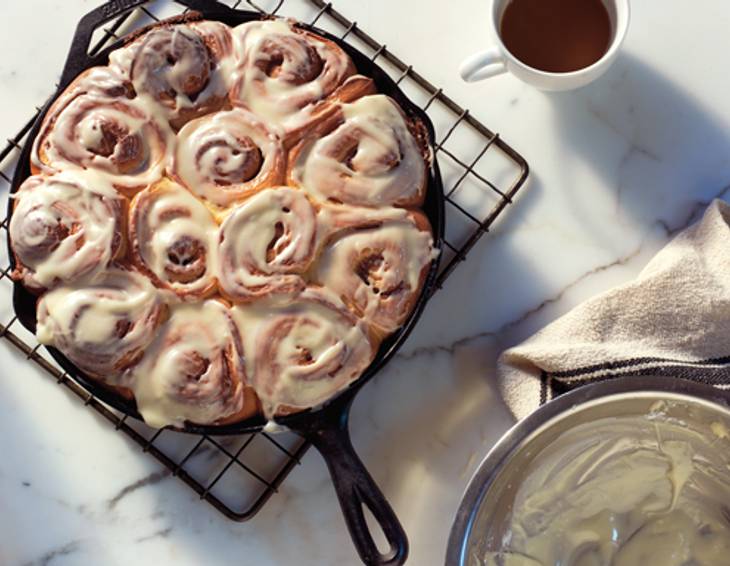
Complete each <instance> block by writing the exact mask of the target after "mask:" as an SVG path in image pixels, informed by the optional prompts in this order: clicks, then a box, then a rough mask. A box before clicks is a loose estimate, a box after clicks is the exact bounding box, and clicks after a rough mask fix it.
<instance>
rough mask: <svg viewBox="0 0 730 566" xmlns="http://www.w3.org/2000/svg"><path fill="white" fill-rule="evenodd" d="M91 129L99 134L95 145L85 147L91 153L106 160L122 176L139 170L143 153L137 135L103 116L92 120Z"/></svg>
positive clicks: (142, 146)
mask: <svg viewBox="0 0 730 566" xmlns="http://www.w3.org/2000/svg"><path fill="white" fill-rule="evenodd" d="M91 128H92V129H93V130H96V131H97V132H98V133H99V136H98V138H97V139H96V140H94V142H95V143H93V144H91V145H90V146H88V147H87V149H88V150H89V151H90V152H91V153H93V154H95V155H98V156H100V157H106V158H108V159H109V161H111V163H113V164H114V167H115V168H116V170H117V171H118V172H119V173H122V174H126V173H130V172H132V171H134V170H135V169H137V168H139V166H140V163H141V162H142V161H143V158H142V154H143V153H144V151H143V148H144V145H143V142H142V139H141V138H140V136H139V135H137V134H132V133H130V132H129V129H128V128H126V127H125V126H123V125H122V124H119V123H118V122H115V121H113V120H109V119H107V118H105V117H103V116H102V117H99V118H96V119H94V122H93V124H92V126H91Z"/></svg>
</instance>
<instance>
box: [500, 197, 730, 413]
mask: <svg viewBox="0 0 730 566" xmlns="http://www.w3.org/2000/svg"><path fill="white" fill-rule="evenodd" d="M728 222H730V206H728V205H727V204H725V203H724V202H721V201H715V202H713V203H712V204H711V205H710V207H709V208H708V209H707V211H706V212H705V215H704V217H703V218H702V220H701V221H700V222H698V223H697V224H695V225H694V226H691V227H690V228H688V229H686V230H685V231H684V232H682V233H680V234H679V235H678V236H676V237H675V238H674V239H673V240H672V241H671V242H670V243H669V244H667V245H666V247H664V248H663V249H662V250H661V251H660V252H659V253H658V254H657V255H656V256H655V257H654V258H653V259H652V260H651V262H649V264H648V265H647V266H646V268H644V270H643V271H642V272H641V274H640V275H639V277H638V278H637V279H636V280H635V281H632V282H631V283H627V284H625V285H622V286H620V287H618V288H616V289H612V290H611V291H608V292H606V293H603V294H602V295H599V296H597V297H594V298H592V299H590V300H588V301H586V302H585V303H583V304H581V305H579V306H578V307H576V308H575V309H573V310H572V311H571V312H569V313H568V314H566V315H564V316H563V317H561V318H559V319H558V320H556V321H555V322H553V323H551V324H550V325H548V326H546V327H545V328H544V329H542V330H541V331H540V332H538V333H537V334H535V335H534V336H533V337H531V338H530V339H528V340H527V341H526V342H524V343H522V344H520V345H519V346H516V347H514V348H512V349H509V350H507V351H506V352H504V354H502V356H501V358H500V360H499V374H500V375H499V378H500V386H501V389H502V394H503V396H504V398H505V401H506V402H507V405H508V406H509V407H510V409H511V410H512V412H513V413H514V414H515V416H517V417H523V416H525V415H527V414H529V413H530V412H531V411H533V410H534V409H535V408H537V407H538V406H539V405H540V404H542V403H545V402H546V401H549V400H550V399H551V398H552V397H554V396H556V395H559V394H560V393H563V392H565V391H568V390H570V389H572V388H575V387H577V386H579V385H582V384H585V383H588V382H592V381H598V380H604V379H610V378H613V377H618V376H625V375H648V374H658V375H666V376H667V377H668V378H671V377H673V376H674V377H682V378H685V379H691V380H694V381H700V382H703V383H709V384H712V385H715V386H718V387H723V388H730V227H729V226H728Z"/></svg>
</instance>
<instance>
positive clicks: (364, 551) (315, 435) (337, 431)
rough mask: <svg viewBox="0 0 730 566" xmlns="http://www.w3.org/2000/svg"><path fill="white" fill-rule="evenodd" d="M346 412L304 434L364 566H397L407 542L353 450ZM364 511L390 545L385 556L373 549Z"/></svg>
mask: <svg viewBox="0 0 730 566" xmlns="http://www.w3.org/2000/svg"><path fill="white" fill-rule="evenodd" d="M349 412H350V410H349V405H348V406H346V407H345V408H344V411H342V412H340V413H339V415H338V417H339V418H337V419H332V420H330V419H328V420H326V421H320V423H321V426H320V427H317V428H316V429H312V430H310V431H307V432H305V433H304V434H305V436H306V437H307V439H308V440H309V441H310V442H311V443H312V444H313V445H314V447H315V448H317V450H318V451H319V453H320V454H321V455H322V457H323V458H324V460H325V462H326V463H327V468H328V469H329V472H330V475H331V476H332V483H333V484H334V487H335V492H336V493H337V498H338V499H339V501H340V507H342V512H343V514H344V516H345V522H346V524H347V528H348V530H349V531H350V535H351V536H352V540H353V542H354V543H355V547H356V549H357V552H358V554H359V555H360V558H361V559H362V561H363V563H364V564H367V566H400V565H401V564H403V563H404V562H405V561H406V558H407V557H408V538H407V536H406V533H405V531H404V530H403V527H402V526H401V524H400V522H399V521H398V517H396V515H395V513H394V512H393V509H392V508H391V506H390V504H389V503H388V502H387V501H386V499H385V496H384V495H383V493H382V492H381V491H380V488H379V487H378V486H377V484H376V483H375V481H374V480H373V478H372V477H371V476H370V474H369V472H368V471H367V470H366V469H365V466H364V465H363V463H362V461H361V460H360V458H359V457H358V455H357V453H356V452H355V449H354V448H353V446H352V441H351V440H350V433H349V430H348V417H349ZM364 507H367V508H368V509H369V510H370V512H371V513H372V514H373V517H375V520H376V521H377V522H378V524H379V525H380V528H381V529H382V530H383V533H384V534H385V538H386V539H387V541H388V544H389V545H390V549H389V550H388V551H387V552H385V553H382V552H380V551H379V550H378V547H377V546H376V545H375V541H374V540H373V536H372V534H370V528H369V527H368V524H367V522H366V520H365V515H364V513H363V508H364Z"/></svg>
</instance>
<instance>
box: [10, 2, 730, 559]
mask: <svg viewBox="0 0 730 566" xmlns="http://www.w3.org/2000/svg"><path fill="white" fill-rule="evenodd" d="M301 1H303V0H287V2H301ZM96 4H97V0H64V1H60V0H24V1H23V2H18V1H14V2H5V3H3V7H2V15H3V22H4V24H5V25H4V30H3V33H2V34H1V35H0V53H2V59H1V60H0V100H2V105H0V124H1V127H2V133H3V135H4V136H6V137H7V136H9V135H12V134H13V133H14V132H15V131H16V130H17V129H18V128H19V127H20V126H21V125H22V123H24V122H25V121H26V120H27V118H28V116H29V114H30V113H31V112H32V109H33V107H34V106H35V105H37V104H40V103H42V102H43V101H44V100H45V98H46V97H47V96H48V94H49V91H50V86H51V84H52V82H53V81H54V80H55V79H56V78H57V76H58V74H59V70H60V68H61V65H62V61H63V59H64V57H65V53H66V49H67V45H68V42H69V40H70V37H71V34H72V30H73V28H74V26H75V23H76V21H77V20H78V18H79V17H80V16H81V15H82V14H83V13H85V12H86V11H88V10H89V9H91V8H92V7H94V6H95V5H96ZM334 4H335V6H336V7H337V8H339V9H340V10H341V11H342V12H344V13H346V14H347V15H349V16H350V17H351V18H352V19H355V20H357V21H358V23H359V24H360V25H361V27H362V28H363V29H365V30H366V31H370V32H371V33H372V34H373V35H374V36H376V37H377V38H379V39H380V40H381V41H383V42H385V43H387V45H388V47H389V48H390V49H392V51H393V52H395V53H397V54H399V55H400V56H401V57H402V58H403V59H405V60H407V61H409V62H410V63H412V64H413V65H414V66H415V68H416V69H417V70H420V71H421V72H422V73H423V74H424V75H425V76H426V77H427V78H429V79H430V80H431V81H433V82H434V83H436V84H438V85H441V86H443V87H444V88H445V90H446V91H447V92H448V93H449V94H450V95H451V96H452V97H453V98H455V99H456V100H457V101H458V102H460V103H461V104H462V105H464V106H466V107H468V108H470V109H471V111H472V112H473V114H474V115H475V116H477V117H478V118H479V119H481V120H483V121H484V122H485V123H486V124H487V125H489V126H490V127H491V128H493V129H495V130H497V131H499V132H501V134H502V135H503V136H504V138H505V139H507V140H508V141H509V142H510V143H511V144H512V145H513V146H514V147H515V148H517V149H518V150H519V151H520V152H521V153H522V154H523V155H524V156H525V157H526V158H527V159H528V161H529V162H530V164H531V167H532V176H531V181H530V184H529V187H528V188H527V189H526V191H525V192H524V193H523V194H522V195H521V196H520V198H519V200H518V202H517V203H516V204H515V206H514V207H512V208H511V209H510V210H509V211H508V213H507V215H506V216H505V218H503V219H502V221H500V222H499V225H498V227H497V228H496V230H495V231H494V232H493V233H491V234H489V235H488V236H487V237H485V238H484V239H482V241H481V242H480V243H479V245H478V246H477V247H476V249H475V250H474V251H473V252H472V254H471V255H470V257H469V260H468V261H467V262H466V263H465V264H464V265H462V266H461V267H459V269H458V270H457V272H456V273H455V274H454V276H453V277H452V278H451V280H450V281H449V282H448V284H447V285H446V287H445V288H444V290H443V291H441V292H439V294H438V295H437V296H436V297H435V299H434V301H433V302H432V304H430V305H429V307H428V309H427V311H426V313H425V315H424V317H423V319H422V323H421V324H420V326H419V328H418V329H417V331H416V332H415V334H414V335H413V336H412V338H411V339H410V340H409V342H408V344H407V346H406V347H405V348H404V349H403V350H402V353H401V354H400V355H399V356H398V357H397V358H396V359H395V360H393V362H392V363H391V364H390V365H389V367H388V368H387V370H386V371H384V372H383V373H382V374H381V375H380V376H378V377H377V378H376V379H375V380H374V381H373V382H372V383H370V384H368V385H367V387H366V388H365V389H364V390H363V391H362V394H361V395H360V396H359V397H358V399H357V401H356V403H355V406H354V410H353V417H352V430H353V437H354V443H355V446H356V448H357V450H358V451H359V452H360V454H361V455H362V458H363V460H364V461H365V463H366V464H367V466H368V467H369V469H370V470H371V471H372V474H373V476H374V477H375V479H376V480H377V481H378V483H379V484H380V485H381V486H382V488H383V491H384V492H385V494H386V496H387V497H388V499H389V500H390V501H391V503H392V504H393V507H394V508H395V510H396V512H397V513H398V515H399V516H400V518H401V520H402V522H403V524H404V526H405V528H406V530H407V532H408V534H409V536H410V540H411V559H410V561H409V563H410V564H415V565H417V566H430V565H436V564H441V563H443V555H444V551H445V544H446V538H447V535H448V530H449V527H450V524H451V520H452V517H453V515H454V512H455V510H456V508H457V505H458V502H459V498H460V495H461V493H462V490H463V489H464V487H465V485H466V483H467V481H468V479H469V477H470V475H471V473H472V472H473V471H474V469H475V467H476V466H477V464H478V463H479V461H480V460H481V458H482V457H483V455H484V454H485V453H486V451H487V450H488V449H489V447H490V446H491V445H492V444H493V443H494V441H495V440H496V439H497V438H498V437H499V436H500V434H501V433H502V432H503V431H504V430H505V429H506V428H507V427H508V426H510V424H511V418H510V416H509V414H508V412H507V410H506V408H505V407H504V405H503V404H502V403H501V401H500V398H499V395H498V391H497V388H496V387H495V385H494V383H495V375H494V361H495V358H496V356H497V354H498V353H499V352H500V351H501V350H503V349H504V348H505V347H507V346H510V345H512V344H515V343H517V342H519V341H520V340H522V339H524V338H526V337H527V336H529V335H530V334H531V333H533V332H534V331H535V330H537V329H539V328H540V327H542V326H543V325H545V324H546V323H547V322H549V321H551V320H553V319H554V318H556V317H557V316H559V315H560V314H562V313H564V312H566V311H567V310H568V309H570V308H571V307H572V306H573V305H575V304H577V303H578V302H579V301H581V300H582V299H585V298H586V297H589V296H591V295H593V294H595V293H597V292H599V291H601V290H604V289H606V288H608V287H610V286H612V285H615V284H617V283H620V282H622V281H625V280H627V279H629V278H631V277H632V276H634V275H635V274H636V273H637V272H638V271H639V270H640V269H641V268H642V266H643V265H644V264H645V263H646V262H647V260H648V259H649V258H650V257H651V256H652V255H653V253H654V252H655V251H656V250H657V249H658V248H659V247H660V246H661V245H663V243H665V242H666V241H667V239H668V238H669V237H670V236H671V235H672V234H673V233H675V232H676V231H677V230H679V229H680V228H681V227H683V226H685V225H687V224H688V223H689V222H691V220H692V219H694V218H695V217H696V216H697V215H698V214H699V213H700V212H701V211H702V210H703V209H704V208H705V206H706V205H707V203H708V202H709V201H710V200H711V199H712V198H713V197H716V196H720V197H722V196H724V195H725V193H726V192H727V191H728V190H729V189H730V130H728V124H730V104H729V103H728V91H729V89H730V80H729V79H728V74H727V69H726V67H727V53H726V49H725V47H726V46H725V45H724V43H725V42H724V40H723V38H724V37H726V35H727V29H728V27H729V26H730V4H728V3H727V2H723V1H721V0H708V1H707V2H704V3H703V6H702V8H701V9H698V8H697V7H696V6H695V7H692V8H690V7H689V6H688V4H687V2H685V1H682V0H642V1H641V2H635V3H634V5H633V8H632V10H633V15H632V23H631V29H630V31H629V35H628V38H627V41H626V44H625V48H624V51H623V53H622V55H621V57H620V59H619V60H618V62H617V63H616V65H615V66H614V67H613V68H612V69H611V70H610V71H609V73H608V75H607V76H605V77H604V78H602V79H601V80H599V81H598V82H596V83H595V84H593V85H591V86H589V87H587V88H585V89H583V90H580V91H577V92H573V93H567V94H555V95H548V94H544V93H541V92H537V91H535V90H532V89H531V88H529V87H526V86H524V85H522V84H521V83H519V82H518V81H517V80H516V79H514V78H512V77H509V76H502V77H498V78H494V79H491V80H489V81H487V82H483V83H479V84H474V85H466V84H463V83H462V82H461V81H460V80H459V78H458V75H457V71H456V69H457V67H458V63H459V61H460V60H461V59H462V58H463V57H464V56H466V55H467V54H469V53H471V52H472V51H475V50H477V49H479V48H482V47H485V46H486V45H487V43H488V41H489V37H488V33H487V31H486V30H487V14H488V9H489V2H488V1H486V0H455V1H453V2H437V1H436V0H427V1H423V0H400V1H399V2H392V1H390V0H370V1H369V2H358V1H356V0H335V2H334ZM446 6H449V7H448V8H446ZM437 38H438V39H437ZM4 291H5V292H7V289H4ZM0 365H1V366H2V368H3V372H2V373H3V376H2V384H3V387H2V394H1V395H0V430H1V431H2V434H1V435H0V454H2V458H0V502H2V513H0V564H3V565H9V566H14V565H26V564H28V565H33V566H47V565H53V566H70V565H91V564H94V565H105V566H106V565H115V564H127V563H131V562H134V563H136V564H172V563H175V564H177V565H179V566H185V565H196V566H197V565H200V564H206V565H209V566H215V565H224V564H226V565H227V564H246V565H249V564H250V565H257V566H265V565H279V564H299V565H302V566H305V565H315V564H317V565H324V564H332V565H338V566H340V565H344V564H348V565H349V564H357V563H358V562H357V558H356V555H355V552H354V550H353V547H352V545H351V543H350V541H349V538H348V535H347V532H346V530H345V527H344V523H343V521H342V518H341V514H340V510H339V507H338V504H337V501H336V498H335V495H334V492H333V490H332V487H331V483H330V481H329V478H328V476H327V471H326V469H325V466H324V464H323V462H322V460H321V458H320V457H319V456H318V455H317V454H316V453H315V452H314V451H310V452H309V453H308V454H307V455H306V457H305V458H304V460H303V462H302V465H301V466H298V467H297V468H296V469H295V470H294V472H293V473H292V474H291V476H290V477H289V478H288V479H287V481H286V482H285V484H284V486H283V487H282V489H281V490H280V492H279V493H278V494H276V495H274V497H273V498H272V500H271V501H270V502H269V503H268V504H267V505H266V506H265V507H264V509H263V510H262V511H261V512H260V514H259V515H258V516H257V517H256V518H255V519H254V520H252V521H250V522H248V523H244V524H238V523H233V522H230V521H228V520H227V519H225V518H223V516H221V515H220V514H218V513H217V512H216V511H215V510H214V509H212V508H211V507H210V506H208V505H206V504H205V503H201V502H200V501H199V499H198V497H197V496H196V495H195V494H194V493H193V492H191V491H190V490H189V489H188V488H187V487H186V486H185V485H184V484H182V483H181V482H180V481H178V480H176V479H174V478H172V477H170V476H169V475H168V474H165V473H163V472H162V468H161V466H160V465H159V464H158V463H156V461H154V460H153V459H152V458H150V457H148V456H146V455H144V454H142V453H141V452H140V451H139V449H138V447H137V446H136V445H133V443H131V442H130V441H128V440H127V439H126V438H124V437H123V436H122V435H120V434H118V433H116V432H114V431H113V430H112V429H111V427H109V426H108V425H107V424H105V423H102V421H101V420H100V419H99V418H98V417H97V416H95V415H94V414H93V413H92V412H91V411H89V410H88V409H85V408H84V407H83V406H82V405H81V404H80V403H79V402H77V401H76V400H75V399H73V398H72V396H71V395H69V394H68V393H67V392H66V391H65V390H64V389H62V388H59V387H57V386H55V385H53V384H52V383H51V382H50V381H49V380H48V379H47V378H45V377H44V376H42V375H41V374H40V372H39V371H37V370H36V369H35V368H33V367H30V366H29V364H27V363H25V362H24V360H22V359H21V358H20V357H19V356H18V355H17V354H16V353H15V352H14V351H11V349H10V348H9V347H8V345H7V344H4V343H3V344H1V345H0Z"/></svg>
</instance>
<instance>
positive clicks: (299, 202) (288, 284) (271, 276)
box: [218, 187, 317, 300]
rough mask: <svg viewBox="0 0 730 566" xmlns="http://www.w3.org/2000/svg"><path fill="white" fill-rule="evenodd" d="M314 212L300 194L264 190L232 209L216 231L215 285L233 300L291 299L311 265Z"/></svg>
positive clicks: (285, 190) (315, 219)
mask: <svg viewBox="0 0 730 566" xmlns="http://www.w3.org/2000/svg"><path fill="white" fill-rule="evenodd" d="M316 245H317V211H316V210H315V209H314V207H313V206H312V205H311V204H310V202H309V200H308V199H307V196H306V195H305V194H304V192H302V191H299V190H296V189H290V188H287V187H281V188H276V189H266V190H263V191H261V192H260V193H257V194H256V195H254V196H253V197H251V198H250V199H248V200H246V201H245V202H243V204H241V205H239V206H237V207H236V208H235V209H234V210H233V211H232V212H231V214H230V215H228V216H227V217H226V219H225V220H224V221H223V224H222V225H221V229H220V239H219V245H218V250H219V253H220V258H219V261H218V266H219V272H218V281H219V283H220V286H221V289H222V291H223V292H224V293H225V294H226V295H227V296H229V297H231V298H232V299H234V300H249V299H253V298H255V297H259V296H265V295H269V294H272V293H292V292H295V291H297V290H301V289H303V288H304V286H305V282H304V279H302V277H301V274H302V273H304V272H305V271H306V270H307V269H308V268H309V265H310V264H311V262H312V260H313V259H314V253H315V249H316Z"/></svg>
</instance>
